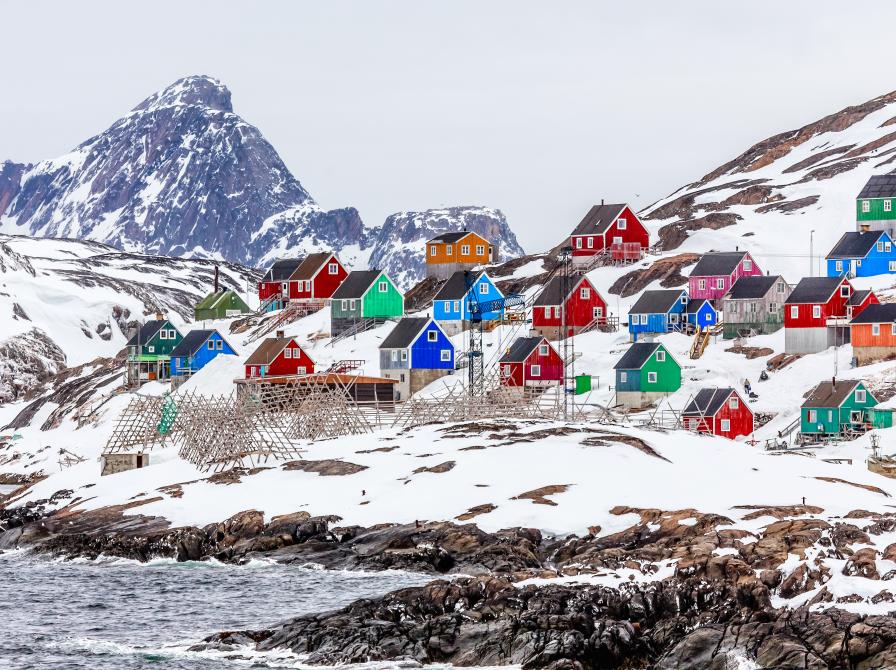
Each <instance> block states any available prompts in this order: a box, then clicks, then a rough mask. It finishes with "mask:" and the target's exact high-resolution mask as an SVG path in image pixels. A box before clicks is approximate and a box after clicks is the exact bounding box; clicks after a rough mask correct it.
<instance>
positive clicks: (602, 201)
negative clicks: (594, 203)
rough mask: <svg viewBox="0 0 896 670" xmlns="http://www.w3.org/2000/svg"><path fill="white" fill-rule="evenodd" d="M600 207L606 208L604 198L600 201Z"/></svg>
mask: <svg viewBox="0 0 896 670" xmlns="http://www.w3.org/2000/svg"><path fill="white" fill-rule="evenodd" d="M600 206H601V207H603V206H604V199H603V198H601V199H600Z"/></svg>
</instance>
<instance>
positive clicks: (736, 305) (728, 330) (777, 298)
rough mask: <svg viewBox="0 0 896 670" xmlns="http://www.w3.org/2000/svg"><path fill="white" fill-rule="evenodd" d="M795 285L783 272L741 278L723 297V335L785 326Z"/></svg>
mask: <svg viewBox="0 0 896 670" xmlns="http://www.w3.org/2000/svg"><path fill="white" fill-rule="evenodd" d="M792 290H793V289H792V287H791V286H790V285H789V284H788V283H787V282H786V281H784V278H783V277H782V276H781V275H757V276H754V277H741V278H740V279H738V280H737V281H736V282H734V285H733V286H732V287H731V289H730V290H729V291H728V293H726V294H725V297H724V298H722V337H724V338H725V339H728V340H730V339H733V338H735V337H747V336H750V335H765V334H767V333H773V332H775V331H776V330H780V329H781V328H783V327H784V303H785V302H786V300H787V298H789V297H790V292H791V291H792Z"/></svg>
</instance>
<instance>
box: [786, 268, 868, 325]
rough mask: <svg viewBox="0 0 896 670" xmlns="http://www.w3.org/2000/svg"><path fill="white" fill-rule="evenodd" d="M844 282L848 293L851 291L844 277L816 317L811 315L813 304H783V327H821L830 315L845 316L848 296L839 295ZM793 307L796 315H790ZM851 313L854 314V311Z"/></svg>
mask: <svg viewBox="0 0 896 670" xmlns="http://www.w3.org/2000/svg"><path fill="white" fill-rule="evenodd" d="M844 284H845V285H846V286H849V287H850V294H851V293H852V286H851V285H850V283H849V282H848V281H847V280H846V279H844V280H843V281H842V282H841V283H840V286H838V287H837V290H836V291H834V295H833V296H831V298H830V299H829V300H828V301H827V302H826V303H825V304H823V305H822V306H821V316H819V317H818V318H816V317H813V316H812V308H813V307H814V305H811V304H804V305H784V327H785V328H823V327H825V326H826V325H827V324H826V323H825V322H826V320H827V319H829V318H832V317H845V316H846V301H847V300H849V296H846V297H843V296H841V295H840V287H842V286H843V285H844ZM793 307H797V308H798V313H797V316H796V317H793V316H791V314H792V308H793ZM853 313H854V314H855V311H854V312H853Z"/></svg>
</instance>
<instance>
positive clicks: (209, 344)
mask: <svg viewBox="0 0 896 670" xmlns="http://www.w3.org/2000/svg"><path fill="white" fill-rule="evenodd" d="M205 348H206V349H208V350H209V351H214V350H215V342H214V340H209V341H208V342H206V343H205Z"/></svg>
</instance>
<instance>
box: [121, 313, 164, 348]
mask: <svg viewBox="0 0 896 670" xmlns="http://www.w3.org/2000/svg"><path fill="white" fill-rule="evenodd" d="M165 323H167V321H166V320H165V319H162V320H161V321H160V320H158V319H153V320H152V321H147V322H146V323H144V324H143V325H142V326H140V330H138V331H137V332H136V333H134V336H133V337H132V338H131V339H130V340H128V344H127V346H129V347H135V346H137V344H138V343H139V344H140V345H144V344H146V343H147V342H149V341H150V340H151V339H152V338H153V336H154V335H155V334H156V333H157V332H159V329H160V328H161V327H162V325H164V324H165Z"/></svg>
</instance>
